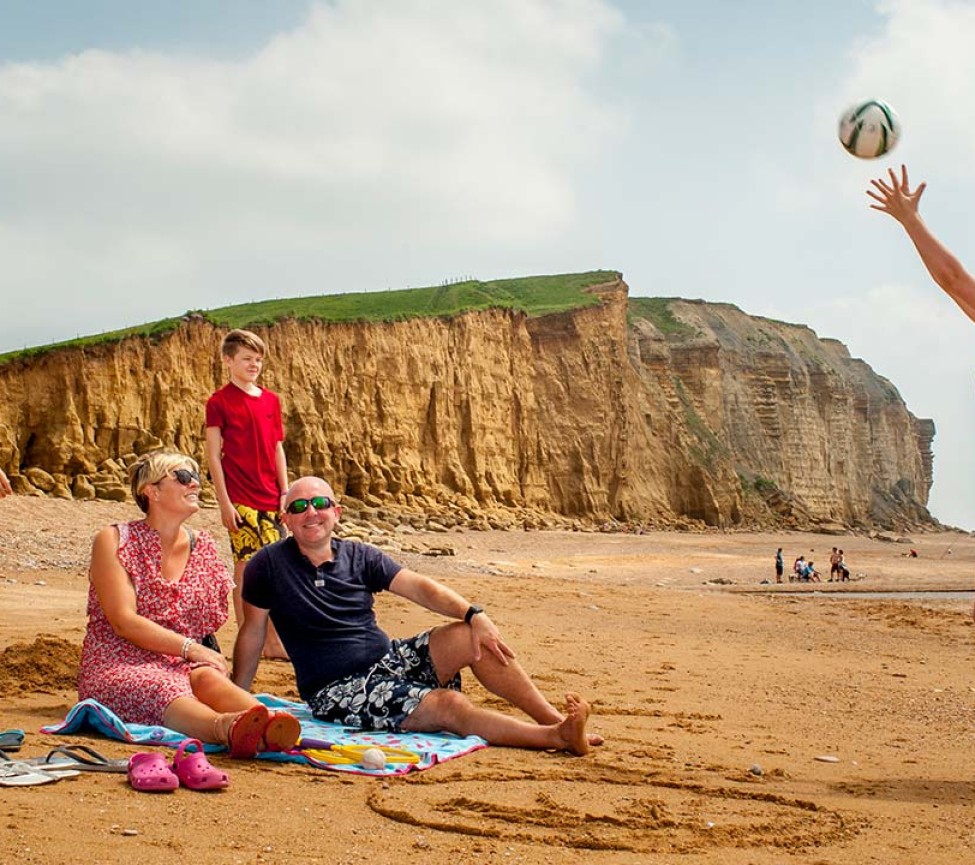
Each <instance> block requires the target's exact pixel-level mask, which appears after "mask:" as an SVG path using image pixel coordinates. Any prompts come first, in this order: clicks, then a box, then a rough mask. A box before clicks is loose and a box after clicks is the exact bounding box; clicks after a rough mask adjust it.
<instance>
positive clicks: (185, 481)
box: [173, 469, 200, 487]
mask: <svg viewBox="0 0 975 865" xmlns="http://www.w3.org/2000/svg"><path fill="white" fill-rule="evenodd" d="M173 477H174V478H176V480H177V482H178V483H181V484H182V485H183V486H184V487H188V486H189V485H190V484H193V483H196V484H198V483H199V482H200V473H199V472H195V471H193V470H192V469H173Z"/></svg>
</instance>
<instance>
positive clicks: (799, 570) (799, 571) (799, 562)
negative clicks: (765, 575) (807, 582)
mask: <svg viewBox="0 0 975 865" xmlns="http://www.w3.org/2000/svg"><path fill="white" fill-rule="evenodd" d="M805 576H806V557H805V556H799V558H798V559H796V560H795V561H794V562H793V563H792V576H790V577H789V582H790V583H791V582H792V581H793V578H794V579H795V581H796V582H797V583H801V582H802V581H803V578H804V577H805Z"/></svg>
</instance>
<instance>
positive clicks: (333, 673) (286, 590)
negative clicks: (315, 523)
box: [241, 537, 402, 702]
mask: <svg viewBox="0 0 975 865" xmlns="http://www.w3.org/2000/svg"><path fill="white" fill-rule="evenodd" d="M401 569H402V565H399V564H397V563H396V562H394V561H393V560H392V559H391V558H389V556H387V555H386V554H385V553H383V552H381V551H380V550H377V549H376V548H375V547H371V546H368V545H367V544H359V543H355V542H353V541H341V540H338V539H337V538H333V539H332V561H330V562H325V564H323V565H320V566H319V567H317V568H316V567H315V566H314V565H313V564H312V563H311V562H310V561H309V560H308V559H307V558H305V556H304V554H303V553H302V552H301V550H300V549H299V548H298V544H297V542H296V541H295V539H294V538H293V537H289V538H286V539H285V540H283V541H278V542H277V543H274V544H270V545H269V546H266V547H264V548H262V549H261V550H259V551H258V552H257V553H255V554H254V555H253V556H252V557H251V558H250V560H249V561H248V562H247V567H246V569H245V570H244V580H243V586H242V588H241V595H242V597H243V599H244V600H245V601H247V603H248V604H253V605H254V606H255V607H260V608H261V609H262V610H268V611H269V612H270V617H271V621H272V622H273V623H274V627H275V628H276V629H277V632H278V636H280V637H281V642H282V643H283V644H284V647H285V649H286V650H287V652H288V656H289V657H290V658H291V663H292V664H293V665H294V668H295V679H296V680H297V683H298V692H299V693H300V694H301V698H302V699H303V700H305V701H306V702H307V701H308V700H309V699H310V698H311V697H312V696H314V695H315V694H317V693H318V692H319V691H320V690H321V689H322V688H324V687H325V686H326V685H328V684H329V683H330V682H333V681H335V680H336V679H341V678H343V677H344V676H348V675H351V674H353V673H357V672H359V671H360V670H364V669H367V668H368V667H370V666H372V665H373V664H374V663H375V662H376V661H378V660H379V659H380V658H381V657H382V656H383V655H385V654H386V652H387V650H388V649H389V637H388V636H387V635H386V633H385V632H384V631H383V630H381V629H380V627H379V625H377V624H376V614H375V613H374V612H373V595H374V594H375V593H376V592H381V591H383V590H384V589H388V588H389V584H390V583H391V582H392V581H393V577H395V576H396V574H397V573H399V571H400V570H401Z"/></svg>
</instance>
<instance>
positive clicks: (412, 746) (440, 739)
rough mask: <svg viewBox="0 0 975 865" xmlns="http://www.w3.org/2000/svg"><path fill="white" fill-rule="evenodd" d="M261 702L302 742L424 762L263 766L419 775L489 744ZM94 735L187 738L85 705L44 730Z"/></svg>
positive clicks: (269, 755)
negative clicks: (286, 718)
mask: <svg viewBox="0 0 975 865" xmlns="http://www.w3.org/2000/svg"><path fill="white" fill-rule="evenodd" d="M257 699H258V700H260V701H261V702H262V703H263V704H264V705H265V706H267V707H268V708H269V709H281V710H284V711H286V712H290V713H291V714H292V715H294V716H295V717H296V718H297V719H298V720H299V722H300V723H301V737H302V739H313V740H319V741H325V742H330V743H332V744H334V745H365V746H376V747H379V748H396V749H402V750H404V751H410V752H412V753H413V754H415V755H416V756H417V757H419V760H418V761H417V762H415V763H387V765H386V767H385V768H383V769H365V768H363V767H362V766H361V765H359V764H358V763H356V764H332V763H328V764H326V763H323V762H321V761H319V760H315V759H314V758H313V757H310V756H308V755H305V754H302V753H301V752H300V751H293V752H284V753H283V752H276V751H269V752H266V753H262V754H258V755H257V756H258V758H260V759H263V760H274V761H277V762H287V763H304V764H305V765H306V766H317V767H318V768H321V769H334V770H336V771H338V772H352V773H355V774H358V775H403V774H406V773H407V772H417V771H420V770H422V769H429V768H430V767H431V766H435V765H437V763H442V762H444V760H452V759H453V758H454V757H460V756H463V755H464V754H469V753H471V752H472V751H477V750H479V749H480V748H485V747H487V743H486V742H485V741H484V740H483V739H481V738H480V737H479V736H467V737H466V738H461V737H460V736H454V735H452V734H450V733H375V732H365V731H363V730H356V729H353V728H351V727H342V726H340V725H339V724H329V723H327V722H325V721H319V720H317V719H316V718H313V717H312V714H311V710H310V709H309V708H308V705H307V704H306V703H293V702H291V701H290V700H282V699H281V698H280V697H273V696H271V695H270V694H258V695H257ZM88 731H95V732H97V733H101V734H102V735H104V736H108V737H109V738H111V739H118V740H120V741H122V742H129V743H131V744H139V745H168V746H169V747H171V748H176V747H178V746H179V744H180V743H181V742H183V741H185V739H186V736H185V734H183V733H177V732H176V731H175V730H170V729H169V728H167V727H153V726H146V725H145V724H126V723H125V722H124V721H122V719H121V718H119V717H118V715H116V714H115V713H114V712H112V711H111V710H110V709H107V708H106V707H105V706H103V705H102V704H101V703H99V702H98V701H97V700H82V701H81V702H80V703H76V704H75V705H74V706H73V707H72V708H71V710H70V711H69V712H68V714H67V715H66V716H65V718H64V720H63V721H60V722H59V723H57V724H48V725H46V726H44V727H41V732H42V733H52V734H56V735H62V736H63V735H66V734H70V733H82V732H88ZM205 750H207V751H222V750H225V749H224V748H223V747H222V746H220V745H206V746H205Z"/></svg>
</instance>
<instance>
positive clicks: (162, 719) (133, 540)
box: [78, 452, 301, 757]
mask: <svg viewBox="0 0 975 865" xmlns="http://www.w3.org/2000/svg"><path fill="white" fill-rule="evenodd" d="M130 471H131V484H132V496H133V498H134V499H135V501H136V504H137V505H138V506H139V508H140V510H142V512H143V513H144V514H145V515H146V516H145V518H144V519H141V520H133V521H132V522H129V523H119V524H117V525H112V526H108V527H106V528H104V529H102V530H101V531H100V532H99V533H98V534H97V535H96V536H95V542H94V545H93V546H92V551H91V567H90V569H89V572H88V576H89V588H88V627H87V630H86V632H85V639H84V644H83V645H82V649H81V667H80V670H79V674H78V697H79V698H80V699H82V700H86V699H94V700H97V701H98V702H99V703H101V704H102V705H103V706H106V707H107V708H109V709H111V710H112V711H113V712H114V713H115V714H116V715H118V716H119V717H120V718H121V719H122V720H123V721H125V722H126V723H131V724H149V725H157V724H161V725H163V726H166V727H169V728H170V729H172V730H176V731H178V732H180V733H184V734H185V735H187V736H190V737H192V738H194V739H201V740H202V741H204V742H212V743H215V744H221V745H227V746H229V748H230V755H231V756H232V757H253V756H254V754H255V753H256V752H257V750H258V749H259V748H263V749H265V750H274V751H283V750H287V749H289V748H291V747H293V746H294V744H295V742H296V741H297V740H298V736H299V734H300V732H301V730H300V726H299V724H298V721H297V719H296V718H294V717H293V716H291V715H289V714H287V713H277V714H274V715H271V714H270V713H269V712H268V710H267V709H266V708H265V707H264V706H262V705H261V704H260V703H259V702H258V701H257V699H256V698H255V697H254V696H253V695H251V694H250V693H248V692H247V691H245V690H243V689H242V688H238V687H237V686H236V685H235V684H234V683H233V682H231V680H230V677H229V674H228V667H227V662H226V660H224V657H223V655H221V654H220V653H219V652H217V651H215V650H213V649H210V648H207V647H206V646H205V645H203V640H204V639H205V638H206V637H207V635H208V634H212V633H213V632H215V631H216V630H217V629H219V628H220V626H221V625H223V623H224V622H225V621H226V620H227V597H228V595H229V594H230V592H231V591H232V589H233V580H232V579H231V576H230V574H229V573H228V571H227V568H226V566H225V565H224V564H223V562H221V561H220V556H219V554H218V552H217V547H216V544H215V543H214V542H213V538H212V537H210V535H209V534H207V533H206V532H202V531H201V532H194V531H193V530H192V529H190V528H188V527H187V526H186V525H185V522H186V520H187V519H189V518H190V517H192V516H193V515H194V514H195V513H196V512H197V511H199V509H200V504H199V492H200V474H199V471H200V470H199V467H198V466H197V464H196V463H195V462H194V461H193V460H191V459H190V458H189V457H186V456H183V454H178V453H165V452H155V453H152V454H147V455H145V456H143V457H141V458H140V459H138V460H137V461H136V462H135V463H134V464H133V466H132V468H131V470H130Z"/></svg>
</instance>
